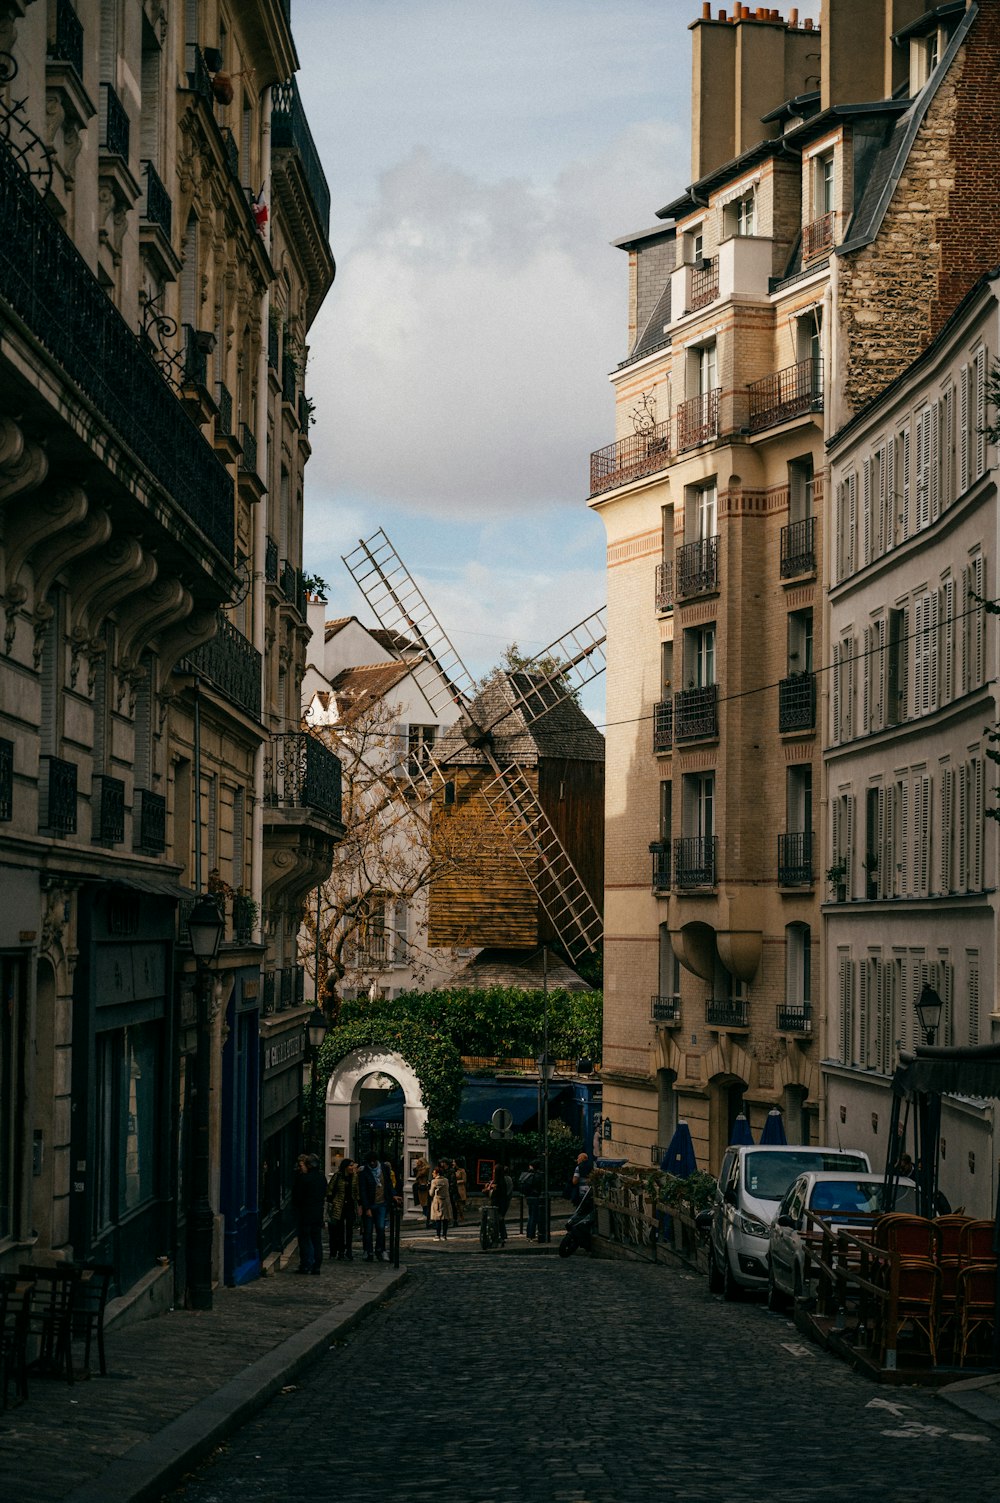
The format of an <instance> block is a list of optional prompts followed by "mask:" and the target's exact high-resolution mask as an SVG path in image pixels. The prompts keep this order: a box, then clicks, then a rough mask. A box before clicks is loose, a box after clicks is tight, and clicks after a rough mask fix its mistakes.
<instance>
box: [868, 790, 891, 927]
mask: <svg viewBox="0 0 1000 1503" xmlns="http://www.w3.org/2000/svg"><path fill="white" fill-rule="evenodd" d="M895 887H896V785H895V783H889V784H887V785H884V786H883V784H881V783H878V784H876V785H875V786H874V787H871V788H868V789H866V790H865V897H866V898H870V899H875V898H891V897H893V896H894V895H895Z"/></svg>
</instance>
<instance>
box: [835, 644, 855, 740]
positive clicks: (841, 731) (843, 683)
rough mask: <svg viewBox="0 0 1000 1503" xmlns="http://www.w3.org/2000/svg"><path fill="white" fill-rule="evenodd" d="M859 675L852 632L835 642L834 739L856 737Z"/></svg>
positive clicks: (851, 738)
mask: <svg viewBox="0 0 1000 1503" xmlns="http://www.w3.org/2000/svg"><path fill="white" fill-rule="evenodd" d="M856 677H857V654H856V651H855V645H854V638H853V636H851V635H850V633H847V634H845V635H844V636H843V637H841V639H840V641H839V642H834V644H833V690H832V693H831V696H830V701H831V712H832V717H833V727H832V729H833V740H834V741H835V742H841V741H851V740H853V737H854V697H855V683H856Z"/></svg>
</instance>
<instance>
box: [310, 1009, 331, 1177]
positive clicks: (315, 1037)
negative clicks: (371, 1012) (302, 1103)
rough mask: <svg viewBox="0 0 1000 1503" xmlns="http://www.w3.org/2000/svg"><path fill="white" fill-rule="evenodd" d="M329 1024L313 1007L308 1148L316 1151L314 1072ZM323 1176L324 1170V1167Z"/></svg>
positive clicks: (320, 1011)
mask: <svg viewBox="0 0 1000 1503" xmlns="http://www.w3.org/2000/svg"><path fill="white" fill-rule="evenodd" d="M329 1026H330V1025H329V1023H328V1022H327V1021H326V1014H325V1013H324V1012H323V1009H322V1008H321V1007H314V1008H313V1010H312V1012H311V1013H310V1014H309V1017H308V1019H307V1020H306V1040H307V1041H308V1044H309V1055H310V1089H309V1146H310V1148H311V1149H312V1150H313V1152H315V1151H316V1148H317V1147H318V1146H320V1145H318V1144H317V1142H316V1139H317V1137H318V1136H319V1134H318V1133H317V1131H316V1072H317V1067H318V1065H319V1051H320V1048H321V1047H322V1044H323V1040H324V1039H325V1038H326V1034H327V1029H328V1028H329ZM323 1172H324V1174H325V1173H326V1168H325V1166H324V1170H323Z"/></svg>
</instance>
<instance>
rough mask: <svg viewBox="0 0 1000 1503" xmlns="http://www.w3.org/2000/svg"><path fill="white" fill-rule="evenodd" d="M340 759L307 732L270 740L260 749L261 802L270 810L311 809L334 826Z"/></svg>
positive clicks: (339, 793)
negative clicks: (262, 769)
mask: <svg viewBox="0 0 1000 1503" xmlns="http://www.w3.org/2000/svg"><path fill="white" fill-rule="evenodd" d="M342 798H343V792H342V777H341V765H340V758H339V757H337V756H335V755H334V753H333V752H332V751H331V750H330V748H329V747H328V746H325V745H324V744H323V742H322V741H320V740H319V739H318V738H317V737H316V736H311V735H309V733H308V732H307V731H286V732H284V733H283V734H281V735H275V736H272V737H271V740H270V743H269V744H268V745H267V746H266V747H265V749H264V803H265V804H266V805H267V807H268V808H271V809H302V808H306V809H315V810H317V811H318V812H319V813H321V814H325V815H327V816H328V817H329V818H330V819H333V820H336V821H337V822H338V823H339V822H340V819H341V814H342Z"/></svg>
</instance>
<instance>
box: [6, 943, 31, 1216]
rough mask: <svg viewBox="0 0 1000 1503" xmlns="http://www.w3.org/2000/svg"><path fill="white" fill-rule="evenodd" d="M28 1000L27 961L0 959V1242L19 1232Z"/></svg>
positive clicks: (11, 957)
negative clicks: (25, 1033)
mask: <svg viewBox="0 0 1000 1503" xmlns="http://www.w3.org/2000/svg"><path fill="white" fill-rule="evenodd" d="M25 996H26V988H25V965H24V961H23V960H21V959H19V958H17V957H15V956H13V955H0V1238H4V1237H12V1236H15V1235H16V1234H17V1232H18V1216H17V1204H18V1200H19V1198H20V1183H19V1181H20V1164H21V1160H22V1147H23V1144H22V1141H21V1134H22V1131H23V1128H22V1120H23V1117H24V1102H23V1100H22V1099H21V1082H22V1081H23V1079H24V1072H23V1069H22V1055H23V1041H24V1022H25V1019H24V1010H25Z"/></svg>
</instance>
